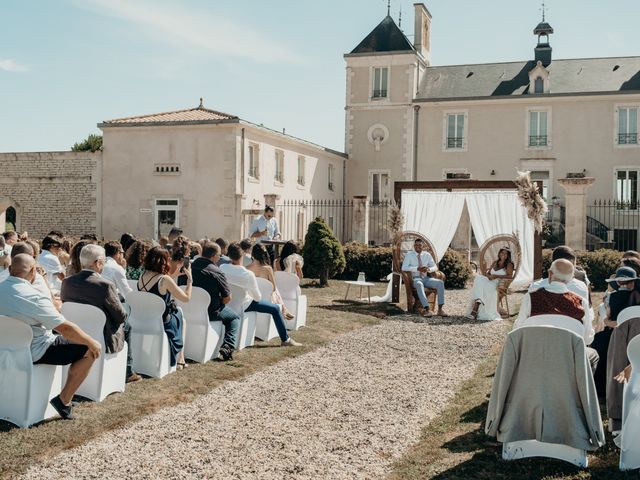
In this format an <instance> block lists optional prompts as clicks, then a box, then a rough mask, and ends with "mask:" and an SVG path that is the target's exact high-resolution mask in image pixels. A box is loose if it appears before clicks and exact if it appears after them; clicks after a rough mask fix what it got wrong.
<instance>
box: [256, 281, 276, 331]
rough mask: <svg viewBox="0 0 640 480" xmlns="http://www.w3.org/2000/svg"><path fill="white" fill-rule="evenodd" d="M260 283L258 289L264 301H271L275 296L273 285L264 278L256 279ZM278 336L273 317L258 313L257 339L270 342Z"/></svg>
mask: <svg viewBox="0 0 640 480" xmlns="http://www.w3.org/2000/svg"><path fill="white" fill-rule="evenodd" d="M256 280H257V281H258V288H259V289H260V294H261V295H262V299H263V300H270V299H271V296H272V295H273V285H272V284H271V282H270V281H269V280H266V279H264V278H256ZM277 336H278V330H277V329H276V325H275V322H274V321H273V319H272V318H271V315H269V314H266V313H256V337H257V338H259V339H260V340H263V341H265V342H268V341H269V340H271V339H272V338H275V337H277Z"/></svg>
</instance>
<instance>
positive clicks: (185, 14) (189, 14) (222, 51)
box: [74, 0, 302, 63]
mask: <svg viewBox="0 0 640 480" xmlns="http://www.w3.org/2000/svg"><path fill="white" fill-rule="evenodd" d="M74 3H75V4H76V5H77V6H78V7H80V8H84V9H88V10H91V11H93V12H94V13H97V14H100V15H105V16H110V17H114V18H120V19H123V20H127V21H129V22H132V23H136V24H138V25H139V26H142V27H143V28H144V30H145V31H146V32H147V33H149V34H151V35H153V36H154V37H158V38H160V39H161V40H163V41H166V42H169V43H173V44H177V45H180V46H189V47H195V48H198V49H202V50H206V51H209V52H212V53H215V54H218V55H225V56H233V57H244V58H249V59H252V60H255V61H257V62H265V63H277V62H286V63H301V62H302V58H301V57H300V56H299V55H298V54H296V53H295V52H293V51H292V50H290V49H289V48H288V47H287V46H286V45H281V44H279V43H278V42H275V41H272V40H270V39H268V38H266V37H264V36H263V35H261V34H260V33H259V32H256V31H254V30H252V29H251V28H249V27H247V26H244V25H238V24H236V23H234V22H232V21H230V20H228V19H226V18H224V17H221V16H217V15H212V14H209V13H205V12H194V11H189V10H187V9H185V8H182V7H179V6H177V4H176V3H173V4H170V5H169V4H167V3H162V2H158V1H157V0H156V1H153V2H152V1H150V0H139V1H135V2H132V1H130V0H82V1H80V0H74Z"/></svg>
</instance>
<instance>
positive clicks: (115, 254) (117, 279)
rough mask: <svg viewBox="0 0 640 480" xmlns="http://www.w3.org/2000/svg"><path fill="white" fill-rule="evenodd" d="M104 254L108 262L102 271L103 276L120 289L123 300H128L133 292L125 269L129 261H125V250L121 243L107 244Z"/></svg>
mask: <svg viewBox="0 0 640 480" xmlns="http://www.w3.org/2000/svg"><path fill="white" fill-rule="evenodd" d="M104 252H105V255H106V256H107V261H106V262H105V264H104V269H103V270H102V276H103V277H104V278H105V279H107V280H109V281H110V282H112V283H113V284H114V285H115V286H116V288H117V289H118V293H119V294H120V296H122V298H123V299H124V298H127V294H128V293H129V292H130V291H131V290H132V289H131V287H130V286H129V282H127V274H126V271H125V269H124V268H125V267H126V266H127V261H126V260H125V259H124V250H123V248H122V245H120V242H107V243H105V245H104Z"/></svg>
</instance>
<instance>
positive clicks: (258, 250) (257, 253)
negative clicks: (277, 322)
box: [247, 243, 294, 320]
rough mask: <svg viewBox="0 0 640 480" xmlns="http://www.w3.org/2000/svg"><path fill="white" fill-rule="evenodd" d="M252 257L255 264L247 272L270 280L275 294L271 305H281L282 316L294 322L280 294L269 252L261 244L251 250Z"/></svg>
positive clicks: (250, 265) (272, 295) (252, 263)
mask: <svg viewBox="0 0 640 480" xmlns="http://www.w3.org/2000/svg"><path fill="white" fill-rule="evenodd" d="M251 256H252V257H253V262H251V263H250V264H249V266H248V267H247V270H251V271H252V272H253V273H254V274H255V276H256V277H259V278H264V279H266V280H269V282H271V284H272V285H273V293H272V294H271V299H270V300H271V303H275V304H276V305H280V309H281V310H282V315H283V316H284V318H286V319H287V320H292V319H293V318H294V315H292V314H291V313H290V312H288V311H287V308H286V307H285V306H284V301H283V300H282V297H281V296H280V292H278V287H276V277H275V275H274V274H273V268H271V258H270V257H269V252H268V251H267V249H266V248H265V246H264V245H263V244H261V243H256V244H255V245H254V246H253V249H252V250H251Z"/></svg>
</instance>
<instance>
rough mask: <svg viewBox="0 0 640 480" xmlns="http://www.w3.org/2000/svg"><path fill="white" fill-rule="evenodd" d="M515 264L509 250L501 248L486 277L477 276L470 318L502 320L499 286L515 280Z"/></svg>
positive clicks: (474, 283)
mask: <svg viewBox="0 0 640 480" xmlns="http://www.w3.org/2000/svg"><path fill="white" fill-rule="evenodd" d="M513 271H514V264H513V261H512V260H511V251H510V250H509V248H507V247H504V248H501V249H500V251H499V252H498V259H497V260H496V261H495V262H493V263H492V264H491V268H489V270H487V271H486V272H485V274H484V275H476V278H475V279H474V281H473V289H472V291H471V300H472V302H471V306H470V313H469V314H468V315H467V316H468V318H472V319H474V320H500V318H501V317H500V314H499V313H498V284H499V283H500V281H501V280H511V279H513Z"/></svg>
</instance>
